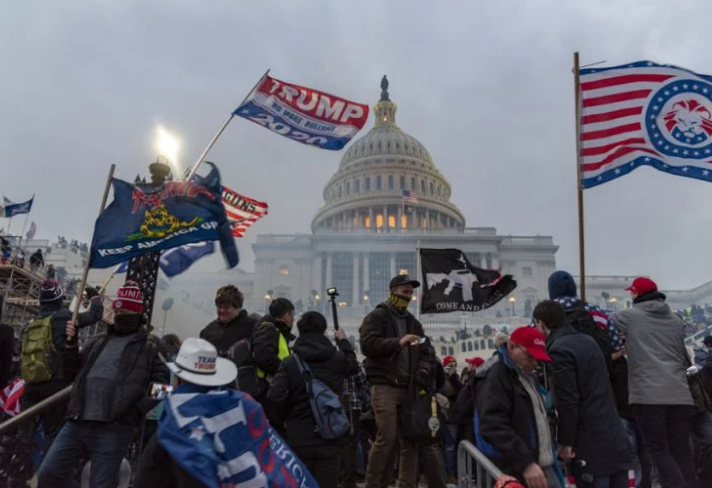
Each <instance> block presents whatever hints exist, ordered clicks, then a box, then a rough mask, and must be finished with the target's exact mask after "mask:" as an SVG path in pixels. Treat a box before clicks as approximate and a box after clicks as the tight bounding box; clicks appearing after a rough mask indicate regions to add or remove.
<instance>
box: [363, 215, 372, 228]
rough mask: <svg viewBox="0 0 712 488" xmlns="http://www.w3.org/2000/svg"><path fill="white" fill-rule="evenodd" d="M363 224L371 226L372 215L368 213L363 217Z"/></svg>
mask: <svg viewBox="0 0 712 488" xmlns="http://www.w3.org/2000/svg"><path fill="white" fill-rule="evenodd" d="M363 226H364V227H371V217H369V216H368V215H366V216H365V217H364V218H363Z"/></svg>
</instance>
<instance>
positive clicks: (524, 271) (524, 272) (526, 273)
mask: <svg viewBox="0 0 712 488" xmlns="http://www.w3.org/2000/svg"><path fill="white" fill-rule="evenodd" d="M532 275H533V273H532V268H531V267H530V266H524V267H522V276H524V277H525V278H531V277H532Z"/></svg>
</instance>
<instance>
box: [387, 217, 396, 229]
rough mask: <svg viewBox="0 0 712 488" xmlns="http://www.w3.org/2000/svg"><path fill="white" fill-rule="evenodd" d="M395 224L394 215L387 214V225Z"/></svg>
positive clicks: (392, 225) (393, 225)
mask: <svg viewBox="0 0 712 488" xmlns="http://www.w3.org/2000/svg"><path fill="white" fill-rule="evenodd" d="M395 226H396V216H395V215H389V216H388V227H395Z"/></svg>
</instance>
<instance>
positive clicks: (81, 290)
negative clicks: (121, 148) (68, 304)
mask: <svg viewBox="0 0 712 488" xmlns="http://www.w3.org/2000/svg"><path fill="white" fill-rule="evenodd" d="M115 169H116V165H115V164H112V165H111V168H110V169H109V177H108V178H107V180H106V187H105V188H104V197H103V198H102V199H101V207H99V215H101V214H102V213H103V212H104V207H106V199H107V198H108V197H109V189H110V188H111V180H112V179H113V178H114V170H115ZM90 261H91V247H90V248H89V252H88V253H87V259H86V263H84V273H83V274H82V282H81V284H80V285H79V288H78V289H77V292H76V296H77V302H76V304H75V305H74V311H73V312H72V322H73V323H76V322H77V315H79V307H80V306H81V304H82V294H84V287H85V286H86V285H87V278H88V277H89V263H90ZM74 337H75V338H76V335H75V336H74Z"/></svg>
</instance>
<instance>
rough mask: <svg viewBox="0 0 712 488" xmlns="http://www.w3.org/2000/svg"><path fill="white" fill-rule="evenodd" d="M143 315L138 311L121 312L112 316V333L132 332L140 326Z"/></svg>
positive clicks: (123, 333) (124, 333) (136, 330)
mask: <svg viewBox="0 0 712 488" xmlns="http://www.w3.org/2000/svg"><path fill="white" fill-rule="evenodd" d="M142 322H143V316H142V315H141V314H140V313H129V314H121V315H117V316H116V317H114V333H116V334H118V335H126V334H134V333H136V332H138V330H139V329H140V328H141V323H142Z"/></svg>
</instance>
